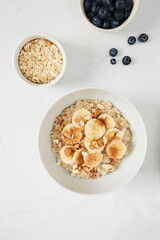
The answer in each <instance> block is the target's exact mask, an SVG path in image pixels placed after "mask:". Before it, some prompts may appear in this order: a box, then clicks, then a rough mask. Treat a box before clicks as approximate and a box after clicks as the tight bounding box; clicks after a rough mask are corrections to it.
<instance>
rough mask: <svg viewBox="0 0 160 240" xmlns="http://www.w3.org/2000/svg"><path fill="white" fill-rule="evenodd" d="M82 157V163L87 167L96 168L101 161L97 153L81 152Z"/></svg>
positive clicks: (99, 154)
mask: <svg viewBox="0 0 160 240" xmlns="http://www.w3.org/2000/svg"><path fill="white" fill-rule="evenodd" d="M82 154H83V156H84V162H85V165H86V166H88V167H91V168H92V167H96V166H97V165H98V164H99V163H100V162H101V161H102V157H103V155H102V154H101V153H100V152H99V153H87V152H82Z"/></svg>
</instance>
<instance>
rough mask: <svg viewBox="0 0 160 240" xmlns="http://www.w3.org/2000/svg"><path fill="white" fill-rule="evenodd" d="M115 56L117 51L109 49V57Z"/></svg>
mask: <svg viewBox="0 0 160 240" xmlns="http://www.w3.org/2000/svg"><path fill="white" fill-rule="evenodd" d="M117 54H118V51H117V49H116V48H111V49H110V51H109V55H110V56H111V57H115V56H117Z"/></svg>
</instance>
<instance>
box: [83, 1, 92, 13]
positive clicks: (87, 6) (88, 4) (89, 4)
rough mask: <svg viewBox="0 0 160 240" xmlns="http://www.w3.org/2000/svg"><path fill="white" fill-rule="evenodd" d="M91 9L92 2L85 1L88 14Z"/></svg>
mask: <svg viewBox="0 0 160 240" xmlns="http://www.w3.org/2000/svg"><path fill="white" fill-rule="evenodd" d="M91 7H92V3H91V1H90V0H85V1H84V10H85V11H86V12H89V10H90V9H91Z"/></svg>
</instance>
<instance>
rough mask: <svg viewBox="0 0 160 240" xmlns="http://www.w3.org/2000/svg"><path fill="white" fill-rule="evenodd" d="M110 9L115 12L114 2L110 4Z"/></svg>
mask: <svg viewBox="0 0 160 240" xmlns="http://www.w3.org/2000/svg"><path fill="white" fill-rule="evenodd" d="M108 9H109V11H110V12H114V4H113V3H111V4H110V5H109V6H108Z"/></svg>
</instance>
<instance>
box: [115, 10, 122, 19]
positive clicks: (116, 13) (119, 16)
mask: <svg viewBox="0 0 160 240" xmlns="http://www.w3.org/2000/svg"><path fill="white" fill-rule="evenodd" d="M114 18H115V19H116V20H118V21H120V20H122V19H123V18H124V11H123V10H116V11H115V13H114Z"/></svg>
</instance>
